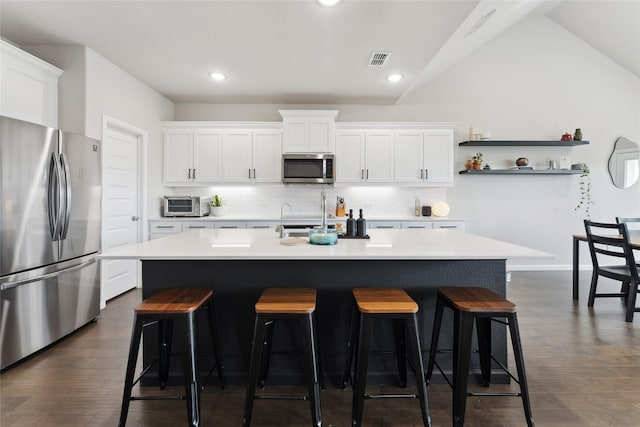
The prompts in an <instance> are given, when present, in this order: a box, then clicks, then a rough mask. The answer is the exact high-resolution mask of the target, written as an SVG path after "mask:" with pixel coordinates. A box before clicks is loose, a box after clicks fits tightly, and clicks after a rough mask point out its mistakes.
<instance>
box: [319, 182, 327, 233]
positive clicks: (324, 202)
mask: <svg viewBox="0 0 640 427" xmlns="http://www.w3.org/2000/svg"><path fill="white" fill-rule="evenodd" d="M320 207H321V208H322V231H327V192H326V191H325V190H324V188H323V189H322V192H321V193H320Z"/></svg>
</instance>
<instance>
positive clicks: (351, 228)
mask: <svg viewBox="0 0 640 427" xmlns="http://www.w3.org/2000/svg"><path fill="white" fill-rule="evenodd" d="M355 235H356V220H355V218H354V217H353V209H349V218H347V236H351V237H353V236H355Z"/></svg>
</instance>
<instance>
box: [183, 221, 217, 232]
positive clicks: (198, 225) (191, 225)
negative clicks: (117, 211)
mask: <svg viewBox="0 0 640 427" xmlns="http://www.w3.org/2000/svg"><path fill="white" fill-rule="evenodd" d="M205 228H213V222H211V221H189V222H183V223H182V231H187V230H197V229H205Z"/></svg>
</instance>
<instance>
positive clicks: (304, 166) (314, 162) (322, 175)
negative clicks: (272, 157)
mask: <svg viewBox="0 0 640 427" xmlns="http://www.w3.org/2000/svg"><path fill="white" fill-rule="evenodd" d="M334 157H335V156H334V155H333V154H283V155H282V182H284V183H285V184H333V182H334V177H335V158H334Z"/></svg>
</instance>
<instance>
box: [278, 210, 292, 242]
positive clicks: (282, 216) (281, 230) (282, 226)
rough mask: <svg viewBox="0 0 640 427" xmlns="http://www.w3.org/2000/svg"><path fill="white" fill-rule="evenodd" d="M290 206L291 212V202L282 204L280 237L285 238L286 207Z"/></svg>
mask: <svg viewBox="0 0 640 427" xmlns="http://www.w3.org/2000/svg"><path fill="white" fill-rule="evenodd" d="M285 206H288V207H289V212H291V205H290V204H289V203H283V204H282V206H280V229H279V231H280V238H281V239H284V214H283V212H284V207H285Z"/></svg>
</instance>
